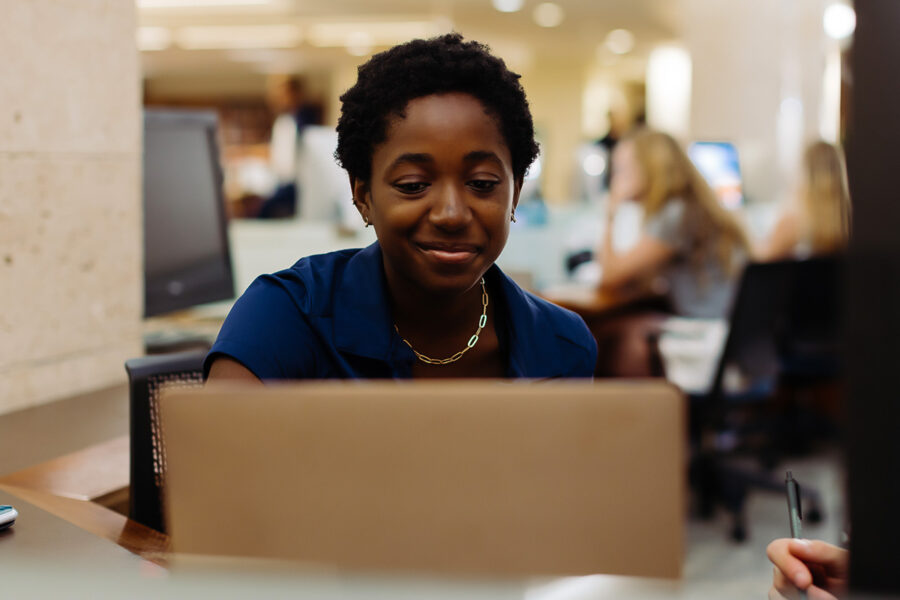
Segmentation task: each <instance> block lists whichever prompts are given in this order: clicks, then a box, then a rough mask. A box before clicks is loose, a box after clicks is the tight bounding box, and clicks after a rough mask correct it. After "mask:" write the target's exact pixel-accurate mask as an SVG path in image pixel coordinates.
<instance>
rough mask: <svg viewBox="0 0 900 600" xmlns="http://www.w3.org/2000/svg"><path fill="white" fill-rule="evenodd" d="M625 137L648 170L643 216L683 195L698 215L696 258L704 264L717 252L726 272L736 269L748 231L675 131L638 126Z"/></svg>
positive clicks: (694, 216)
mask: <svg viewBox="0 0 900 600" xmlns="http://www.w3.org/2000/svg"><path fill="white" fill-rule="evenodd" d="M622 141H623V142H624V141H630V142H632V143H633V144H634V153H635V157H636V158H637V161H638V163H639V164H640V166H641V170H642V171H643V172H644V177H645V180H646V188H645V192H644V194H643V196H642V204H643V205H644V218H645V219H649V218H650V217H652V216H653V215H655V214H657V213H658V212H659V211H661V210H662V209H663V207H665V205H666V203H668V202H669V201H671V200H679V199H680V200H681V201H683V202H684V203H685V205H686V209H687V211H686V212H687V214H688V215H690V218H692V219H695V221H694V224H695V227H693V228H692V232H691V233H692V235H693V238H694V239H693V240H692V244H691V251H690V255H691V256H690V257H691V259H692V260H693V261H694V262H695V264H700V263H702V262H703V260H705V258H706V257H707V256H709V255H710V254H712V255H714V256H715V258H716V260H717V261H718V262H719V264H720V265H721V266H722V268H723V269H724V270H725V271H726V272H728V273H731V272H733V271H734V269H735V268H736V264H735V263H736V261H735V260H734V258H735V250H738V249H740V250H743V251H744V254H745V255H747V256H749V254H750V242H749V239H748V238H747V234H746V233H745V232H744V229H743V227H741V225H740V223H738V221H737V220H736V219H735V218H734V217H733V216H732V215H731V213H729V212H728V211H727V210H725V208H724V207H723V206H722V205H721V204H720V203H719V199H718V198H717V197H716V194H715V192H713V190H712V188H710V187H709V184H708V183H707V182H706V180H705V179H704V178H703V176H702V175H701V174H700V172H699V171H697V169H696V167H694V164H693V163H692V162H691V159H690V158H688V156H687V154H686V153H685V151H684V150H683V149H682V148H681V146H680V145H679V143H678V142H677V141H676V140H675V139H674V138H673V137H672V136H670V135H668V134H666V133H662V132H659V131H653V130H651V129H641V130H638V131H635V132H634V133H631V134H630V135H628V136H627V137H626V138H625V139H624V140H622Z"/></svg>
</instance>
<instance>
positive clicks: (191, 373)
mask: <svg viewBox="0 0 900 600" xmlns="http://www.w3.org/2000/svg"><path fill="white" fill-rule="evenodd" d="M205 356H206V352H205V351H192V352H178V353H174V354H159V355H153V356H144V357H141V358H133V359H131V360H128V361H126V362H125V370H126V371H127V372H128V382H129V397H130V407H131V415H130V423H131V469H130V470H131V494H130V499H129V505H128V516H129V518H131V519H132V520H134V521H137V522H138V523H141V524H143V525H146V526H147V527H151V528H153V529H155V530H157V531H161V532H163V533H165V522H164V519H163V514H164V513H163V496H162V490H163V482H164V480H165V474H166V449H165V448H164V447H163V444H162V425H161V422H160V416H159V397H160V394H161V392H162V391H163V389H165V388H168V387H199V386H201V385H203V370H202V369H203V358H204V357H205Z"/></svg>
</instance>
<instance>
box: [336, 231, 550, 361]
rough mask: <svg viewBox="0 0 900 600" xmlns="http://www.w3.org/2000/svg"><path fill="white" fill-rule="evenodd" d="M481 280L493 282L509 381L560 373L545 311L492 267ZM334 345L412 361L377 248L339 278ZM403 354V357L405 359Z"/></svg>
mask: <svg viewBox="0 0 900 600" xmlns="http://www.w3.org/2000/svg"><path fill="white" fill-rule="evenodd" d="M486 277H487V278H488V280H489V281H493V282H497V283H498V284H499V285H498V286H497V287H496V288H495V289H497V288H499V289H500V291H501V293H502V295H503V298H502V304H501V303H500V302H498V305H501V306H504V308H505V310H504V311H503V313H504V316H503V318H504V319H505V320H506V325H507V326H506V331H507V332H508V336H509V338H508V343H509V365H508V372H507V375H508V376H509V377H514V378H519V377H530V378H547V377H559V376H562V375H564V374H565V369H564V356H565V352H566V349H565V348H563V347H561V344H560V340H559V337H558V336H559V335H560V334H559V332H558V331H557V330H556V328H555V327H554V326H553V323H552V322H551V319H549V318H547V315H546V312H545V311H542V310H541V309H540V307H539V306H538V305H537V301H536V300H535V299H534V298H533V297H531V295H530V294H528V293H527V292H525V291H523V290H522V288H520V287H519V286H518V285H516V283H515V282H514V281H513V280H512V279H510V278H509V277H507V276H506V274H505V273H503V271H501V270H500V268H499V267H498V266H497V265H493V266H491V268H490V269H489V270H488V272H487V274H486ZM334 316H335V318H334V335H335V345H336V346H337V348H338V349H339V350H340V351H342V352H349V353H352V354H355V355H357V356H363V357H367V358H372V359H377V360H382V361H385V362H388V363H392V362H395V361H396V360H398V359H401V360H404V361H405V360H408V359H411V358H413V355H412V352H411V351H409V350H408V349H407V347H406V345H405V344H403V343H402V340H400V338H399V336H398V335H396V332H395V331H394V326H393V320H392V317H391V310H390V305H389V302H388V294H387V282H386V280H385V276H384V267H383V264H382V257H381V246H380V245H379V244H378V242H374V243H373V244H371V245H370V246H368V247H366V248H363V249H362V250H360V251H359V252H357V253H356V254H355V255H353V257H352V258H350V260H348V261H347V266H346V267H345V268H344V272H343V274H342V275H341V279H340V284H339V287H338V289H337V291H336V295H335V304H334ZM407 354H408V356H407Z"/></svg>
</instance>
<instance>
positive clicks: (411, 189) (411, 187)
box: [394, 181, 428, 194]
mask: <svg viewBox="0 0 900 600" xmlns="http://www.w3.org/2000/svg"><path fill="white" fill-rule="evenodd" d="M394 187H395V188H396V189H398V190H400V191H401V192H403V193H404V194H418V193H421V192H424V191H425V189H426V188H427V187H428V184H427V183H425V182H424V181H410V182H407V183H395V184H394Z"/></svg>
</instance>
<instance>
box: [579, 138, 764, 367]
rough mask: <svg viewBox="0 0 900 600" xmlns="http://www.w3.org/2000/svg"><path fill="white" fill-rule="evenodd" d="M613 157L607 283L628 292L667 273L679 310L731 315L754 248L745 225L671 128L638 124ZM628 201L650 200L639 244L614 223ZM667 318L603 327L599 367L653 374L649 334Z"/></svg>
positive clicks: (602, 254) (631, 319)
mask: <svg viewBox="0 0 900 600" xmlns="http://www.w3.org/2000/svg"><path fill="white" fill-rule="evenodd" d="M612 163H613V178H612V181H611V183H610V195H609V202H608V206H607V215H606V221H607V225H606V228H605V235H604V237H603V240H602V242H601V244H600V248H599V249H598V253H597V254H598V257H599V262H600V269H601V279H600V288H601V290H602V291H607V292H613V293H623V292H626V290H627V289H628V288H631V287H637V286H641V285H647V284H648V283H649V282H652V281H655V280H662V282H663V283H664V284H665V288H666V293H667V296H668V299H669V301H670V303H671V308H672V310H673V311H674V313H675V314H676V315H679V316H685V317H696V318H705V319H721V318H723V317H725V316H726V314H727V311H728V310H729V307H730V305H731V299H732V294H733V289H734V284H735V282H736V280H737V277H738V275H739V274H740V271H741V267H742V266H743V264H744V262H745V261H746V260H747V258H748V256H749V255H750V245H749V242H748V239H747V236H746V234H745V233H744V230H743V228H742V227H741V225H740V224H739V223H738V222H737V220H736V219H735V218H734V217H733V216H732V215H731V214H730V213H729V212H728V211H726V210H725V208H723V207H722V205H721V204H720V203H719V200H718V199H717V197H716V195H715V193H714V192H713V191H712V189H711V188H710V187H709V184H708V183H707V182H706V180H705V179H704V178H703V176H702V175H700V173H699V172H698V171H697V169H696V168H695V167H694V165H693V163H691V161H690V159H689V158H688V156H687V154H686V153H685V152H684V150H683V149H682V148H681V146H680V145H679V144H678V142H677V141H675V139H674V138H672V137H671V136H670V135H667V134H665V133H661V132H658V131H653V130H649V129H641V130H637V131H635V132H634V133H632V134H629V135H627V136H626V137H624V138H623V139H622V140H621V141H620V142H619V143H618V144H617V146H616V149H615V151H614V153H613V158H612ZM628 201H634V202H640V203H641V204H642V206H643V209H644V222H643V228H642V233H641V236H640V238H639V240H638V242H637V243H636V244H635V245H634V246H633V247H631V248H630V249H629V250H627V251H618V250H616V244H615V240H614V237H615V228H614V227H613V226H612V223H613V220H614V218H615V214H616V212H617V210H618V209H619V208H620V206H622V204H623V203H624V202H628ZM665 318H666V315H664V314H662V313H657V312H642V313H638V314H632V315H629V316H626V317H621V318H619V319H616V320H615V321H612V322H610V323H607V324H604V325H603V326H602V327H601V329H600V330H598V331H595V335H597V338H598V343H599V344H600V361H599V362H598V373H597V374H598V375H601V376H604V375H605V376H623V377H640V376H649V375H651V374H652V373H651V364H652V363H651V357H652V353H651V347H650V344H649V342H648V339H649V337H650V336H653V335H655V334H656V333H657V332H658V331H659V328H660V326H661V324H662V321H663V320H664V319H665Z"/></svg>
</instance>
